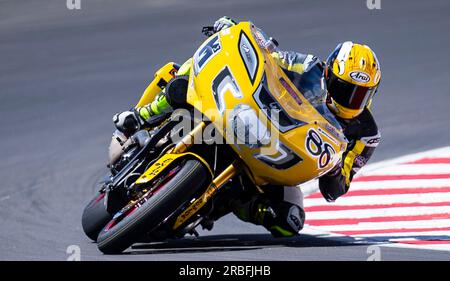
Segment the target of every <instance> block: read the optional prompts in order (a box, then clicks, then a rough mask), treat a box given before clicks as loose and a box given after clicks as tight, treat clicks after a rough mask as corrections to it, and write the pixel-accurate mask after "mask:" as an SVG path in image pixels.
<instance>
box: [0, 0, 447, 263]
mask: <svg viewBox="0 0 450 281" xmlns="http://www.w3.org/2000/svg"><path fill="white" fill-rule="evenodd" d="M65 2H66V1H65V0H41V1H13V0H0V123H1V129H0V136H1V137H0V157H1V158H0V159H1V161H0V225H1V226H0V260H66V258H67V257H68V255H67V254H66V249H67V247H68V246H69V245H78V246H79V247H80V248H81V258H82V259H83V260H365V259H367V257H368V254H367V252H366V251H367V245H355V244H352V243H344V242H336V241H333V240H328V239H325V238H322V237H317V236H308V235H304V236H302V237H300V238H297V239H282V240H275V239H272V238H271V237H270V236H269V235H268V234H266V232H265V231H264V230H263V229H262V228H261V227H257V226H252V225H249V224H244V223H242V222H239V221H238V220H237V219H236V218H234V217H232V216H227V217H225V218H224V219H222V220H220V221H219V222H218V223H216V227H215V229H214V230H213V231H212V232H208V233H204V232H202V233H201V234H202V235H203V236H202V238H201V239H199V240H195V241H194V240H192V239H185V240H181V241H175V242H164V243H159V244H154V245H140V246H139V247H136V248H134V249H129V250H128V251H127V253H125V254H123V255H116V256H105V255H102V254H101V253H100V252H99V251H98V250H97V247H96V245H95V244H93V243H91V242H90V241H89V240H88V239H87V238H86V237H85V236H84V234H83V232H82V229H81V223H80V218H81V212H82V209H83V207H84V205H85V203H86V202H87V201H88V200H89V199H90V197H91V196H92V194H93V192H94V183H95V182H96V180H97V179H98V177H99V176H100V175H102V174H103V173H104V171H105V162H106V157H107V145H108V142H109V138H110V134H111V132H112V130H113V126H112V122H111V116H112V115H113V114H114V113H116V112H118V111H121V110H124V109H127V108H130V107H132V106H133V104H135V103H136V102H137V100H138V99H139V97H140V94H141V92H142V91H143V89H144V88H145V86H146V84H147V83H148V82H149V81H150V80H151V78H152V76H153V72H154V71H155V70H156V69H157V68H158V67H160V66H162V65H163V64H164V63H165V62H167V61H171V60H173V61H177V62H182V61H183V60H184V59H185V58H187V57H189V56H191V55H192V54H193V52H194V50H195V49H196V47H197V46H198V45H199V44H200V43H201V42H202V40H203V39H204V37H203V36H202V35H201V33H200V30H201V27H202V26H204V25H210V24H212V23H213V22H214V20H215V19H216V18H218V17H220V16H222V15H229V16H232V17H233V18H235V19H238V20H252V21H253V22H255V23H256V24H257V25H259V26H260V27H262V28H263V29H264V30H265V31H266V32H267V33H268V34H271V35H272V36H274V37H275V38H277V40H278V41H279V42H280V44H281V46H280V47H282V48H283V49H290V50H297V51H302V52H308V53H313V54H316V55H317V56H319V57H321V58H325V57H326V55H327V54H328V53H329V52H330V51H331V50H332V49H333V48H334V47H335V45H336V44H337V43H338V42H340V41H344V40H354V41H357V42H364V43H366V44H368V45H370V46H372V47H373V49H374V50H375V51H376V52H377V54H378V57H379V59H380V61H381V64H382V70H383V78H382V86H381V87H380V91H379V96H378V97H377V98H376V101H375V103H374V114H375V116H376V118H377V120H378V123H379V127H380V129H381V132H382V135H383V142H382V144H381V145H380V146H379V149H378V150H377V151H376V153H375V155H374V157H373V160H372V161H377V160H383V159H388V158H391V157H395V156H400V155H404V154H408V153H413V152H418V151H423V150H427V149H430V148H435V147H441V146H446V145H450V130H449V129H448V122H449V121H450V110H449V109H448V104H449V102H450V96H449V93H448V89H449V86H448V83H449V78H450V68H449V65H450V56H449V55H448V50H449V49H450V37H449V36H448V30H449V29H450V19H449V15H450V2H449V1H447V0H433V1H385V0H382V1H381V10H369V9H367V8H366V1H365V0H352V1H350V0H345V1H321V0H320V1H319V0H314V1H312V0H311V1H298V0H295V1H273V0H272V1H266V0H253V1H240V0H233V1H207V0H198V1H181V0H170V1H169V0H157V1H149V0H147V1H118V0H114V1H111V0H110V1H100V0H97V1H96V0H89V1H86V0H81V8H82V9H81V10H68V9H67V8H66V3H65ZM382 258H383V259H384V260H435V259H447V260H448V259H450V257H449V254H448V252H440V251H429V250H416V249H400V248H383V249H382Z"/></svg>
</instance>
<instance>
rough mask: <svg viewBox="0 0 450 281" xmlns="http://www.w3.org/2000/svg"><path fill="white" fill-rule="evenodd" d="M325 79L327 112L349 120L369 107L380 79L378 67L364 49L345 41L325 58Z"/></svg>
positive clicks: (369, 51)
mask: <svg viewBox="0 0 450 281" xmlns="http://www.w3.org/2000/svg"><path fill="white" fill-rule="evenodd" d="M325 79H326V81H327V89H328V93H329V95H330V97H331V109H332V110H333V111H334V112H335V114H336V115H337V116H339V117H341V118H344V119H351V118H353V117H356V116H358V115H359V114H360V113H361V112H362V111H363V110H364V108H365V107H366V106H369V105H370V103H371V101H372V97H373V95H374V94H375V92H376V90H377V87H378V85H379V83H380V79H381V69H380V63H379V62H378V59H377V56H376V55H375V53H374V52H373V51H372V50H371V49H370V48H369V47H368V46H366V45H361V44H356V43H353V42H350V41H347V42H344V43H341V44H339V45H338V46H337V47H336V49H335V50H334V51H333V52H332V53H331V54H330V56H329V57H328V59H327V62H326V69H325Z"/></svg>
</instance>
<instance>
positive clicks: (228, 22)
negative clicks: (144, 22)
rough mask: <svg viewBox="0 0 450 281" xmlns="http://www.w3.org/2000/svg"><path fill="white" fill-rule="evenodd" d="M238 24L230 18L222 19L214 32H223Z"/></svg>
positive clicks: (215, 24)
mask: <svg viewBox="0 0 450 281" xmlns="http://www.w3.org/2000/svg"><path fill="white" fill-rule="evenodd" d="M235 24H236V22H235V21H234V20H232V19H231V18H229V17H221V18H220V19H218V20H216V22H215V23H214V32H218V31H221V30H223V29H226V28H229V27H231V26H233V25H235Z"/></svg>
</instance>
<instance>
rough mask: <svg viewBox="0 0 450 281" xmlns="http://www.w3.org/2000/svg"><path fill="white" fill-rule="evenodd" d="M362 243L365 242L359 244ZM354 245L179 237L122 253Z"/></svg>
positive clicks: (264, 237)
mask: <svg viewBox="0 0 450 281" xmlns="http://www.w3.org/2000/svg"><path fill="white" fill-rule="evenodd" d="M359 244H360V245H361V244H363V245H364V244H366V243H359ZM350 245H353V246H354V245H355V241H354V240H353V239H346V240H334V239H333V240H332V239H326V238H324V237H318V236H313V235H305V234H303V235H300V236H297V237H292V238H274V237H272V236H271V235H270V234H238V235H210V236H203V237H198V238H183V239H179V240H166V241H163V242H152V243H139V244H135V245H133V246H132V247H131V248H130V249H129V250H128V251H127V252H125V253H124V254H130V255H151V254H170V253H194V252H223V251H248V250H258V249H263V248H281V247H299V248H308V247H338V246H350Z"/></svg>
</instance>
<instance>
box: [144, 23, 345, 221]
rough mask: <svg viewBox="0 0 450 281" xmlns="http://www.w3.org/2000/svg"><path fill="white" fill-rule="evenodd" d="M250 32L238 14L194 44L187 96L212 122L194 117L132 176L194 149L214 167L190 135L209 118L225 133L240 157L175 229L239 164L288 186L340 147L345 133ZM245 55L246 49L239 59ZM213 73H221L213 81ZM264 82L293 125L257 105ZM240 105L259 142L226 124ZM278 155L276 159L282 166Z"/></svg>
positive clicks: (151, 172) (263, 179)
mask: <svg viewBox="0 0 450 281" xmlns="http://www.w3.org/2000/svg"><path fill="white" fill-rule="evenodd" d="M257 32H258V29H257V28H256V27H255V26H254V25H253V24H252V23H250V22H241V23H239V24H237V25H235V26H233V27H230V28H228V29H225V30H222V31H221V32H219V33H217V34H215V35H213V36H211V37H210V38H208V39H207V40H206V41H205V42H204V43H203V44H202V45H201V46H200V47H199V49H198V50H197V52H196V53H195V54H194V56H193V59H192V63H191V64H190V70H189V71H186V72H189V84H188V92H187V102H188V103H189V104H190V105H192V106H193V107H194V108H196V109H197V110H198V111H199V112H201V113H202V114H203V115H204V116H205V117H206V118H207V120H208V121H211V123H209V122H200V124H199V125H197V126H196V127H195V128H194V129H193V130H192V131H191V133H190V134H189V135H188V136H186V137H184V138H183V139H182V140H181V141H180V142H178V143H177V144H176V146H175V147H174V148H173V149H171V150H170V151H169V152H168V153H166V154H165V155H163V156H162V157H161V158H159V159H158V160H157V161H156V162H155V163H154V164H153V165H152V166H151V167H149V168H148V169H147V171H146V172H144V174H142V176H141V177H140V178H139V179H138V180H137V181H136V183H137V184H145V183H149V182H151V181H152V180H153V179H154V178H155V176H156V175H158V174H159V173H161V171H163V170H164V169H165V168H167V167H168V166H169V164H170V163H173V162H174V161H176V160H177V159H181V158H183V157H195V158H196V159H198V160H199V161H201V162H202V163H203V164H204V166H205V167H207V168H208V169H209V171H210V173H211V175H213V173H212V171H211V169H210V167H209V165H208V164H207V162H206V161H205V160H204V159H202V158H201V157H200V156H198V155H196V154H193V153H191V152H189V148H190V146H191V145H192V144H191V143H192V140H193V139H195V138H196V136H198V135H201V134H202V132H205V131H206V130H207V127H206V126H214V127H215V128H216V130H217V132H218V133H219V134H220V135H221V136H223V138H224V139H225V140H226V143H227V144H226V145H230V146H231V147H232V148H233V150H234V151H235V152H236V154H237V155H238V156H239V159H236V161H235V162H234V163H232V164H230V166H229V167H228V168H226V169H225V170H224V171H223V172H222V173H221V174H219V175H216V177H215V178H213V180H212V182H211V183H210V184H209V186H208V187H206V189H205V192H204V194H203V195H201V196H199V197H198V198H196V200H195V201H194V202H192V203H191V204H190V205H189V206H188V207H187V208H186V209H185V210H184V211H183V212H182V213H181V214H180V215H179V216H178V217H177V219H176V221H175V224H174V226H173V228H174V229H177V228H179V227H180V226H182V225H183V224H184V223H185V222H186V221H188V220H189V218H191V217H192V216H193V215H194V214H195V213H197V211H198V210H200V209H201V208H202V207H203V206H204V205H205V204H206V202H207V201H208V200H209V199H210V198H211V197H212V196H213V195H214V193H215V192H216V191H217V189H218V188H219V187H220V186H221V185H223V184H224V183H226V182H227V181H228V180H229V179H231V178H232V177H234V176H235V175H236V174H237V173H239V172H244V171H245V172H246V173H247V174H248V175H249V176H250V178H251V179H252V180H253V181H254V183H255V184H256V185H257V186H261V185H265V184H273V185H283V186H295V185H298V184H301V183H303V182H306V181H308V180H311V179H314V178H316V177H318V176H320V175H323V174H325V173H327V172H328V171H330V170H331V169H332V168H333V167H334V166H335V165H336V164H337V163H338V162H339V161H340V159H341V156H342V153H343V152H344V151H345V149H346V146H347V141H346V139H345V137H344V135H343V132H342V129H341V128H340V127H335V126H333V124H331V123H330V122H329V121H328V120H327V119H326V118H324V117H323V116H322V115H321V114H320V113H319V112H318V111H317V110H316V108H315V107H314V106H313V105H312V104H311V103H310V102H309V100H308V99H306V98H305V97H304V96H303V95H302V93H300V92H299V90H298V89H297V88H296V87H295V85H294V84H293V83H292V82H291V81H290V80H289V78H288V77H287V75H286V74H285V73H284V71H283V70H282V69H281V68H280V66H279V65H278V64H277V62H276V60H275V59H274V58H273V56H272V54H273V50H270V49H268V48H266V47H264V46H262V44H263V43H264V40H263V38H262V35H261V34H258V33H257ZM257 40H258V41H257ZM252 50H253V51H252ZM247 55H248V56H247ZM244 56H247V57H246V60H245V59H244ZM170 67H172V66H171V65H170V64H169V65H167V68H170ZM166 70H167V69H166ZM157 75H158V74H157ZM165 78H169V77H165ZM217 81H220V83H219V85H217V83H216V82H217ZM263 85H264V89H265V91H266V92H269V93H270V95H271V96H272V98H273V99H274V102H273V104H277V105H279V106H280V107H281V108H282V110H284V112H285V113H286V114H287V115H288V117H289V118H290V119H292V120H296V122H297V123H296V125H295V126H291V127H289V129H281V127H282V126H281V125H280V124H281V123H280V122H279V121H277V122H278V123H277V124H274V123H273V120H276V119H271V118H269V117H268V115H267V114H264V113H261V112H262V109H261V101H259V103H258V101H257V100H256V97H255V95H256V94H257V93H261V91H262V89H263ZM149 88H151V87H149ZM219 89H220V90H219ZM153 94H154V93H153V92H152V91H150V90H149V91H146V93H144V96H143V97H142V99H141V101H140V102H139V103H138V106H140V105H143V104H146V103H148V102H150V101H151V100H149V97H150V96H152V95H153ZM239 109H245V112H254V113H255V114H256V115H255V116H257V117H255V119H254V120H253V121H254V122H253V123H250V127H251V126H254V125H255V124H256V123H258V124H259V125H258V126H257V128H258V129H257V130H256V131H257V133H258V132H260V130H259V128H260V127H261V130H262V131H264V130H263V129H264V128H265V129H266V131H265V132H266V134H265V135H264V136H266V138H264V136H259V135H258V137H261V139H258V141H262V140H263V139H264V140H265V142H264V143H262V142H257V144H256V145H254V144H249V143H246V142H237V140H236V134H237V133H236V130H235V128H236V127H233V126H235V123H236V118H238V117H239V116H240V114H241V113H242V112H244V111H239ZM260 113H261V114H260ZM271 116H272V115H271ZM244 119H245V118H244ZM244 119H243V120H244ZM207 124H208V125H207ZM255 126H256V125H255ZM259 126H260V127H259ZM238 138H239V137H238ZM205 145H206V144H205ZM290 155H295V156H296V157H295V158H293V159H294V160H295V161H294V162H292V163H293V164H291V163H290V162H289V163H290V164H289V165H286V166H284V164H285V162H283V161H284V160H283V159H291V158H290ZM218 161H220V159H218ZM278 163H282V164H280V165H281V166H280V165H278Z"/></svg>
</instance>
